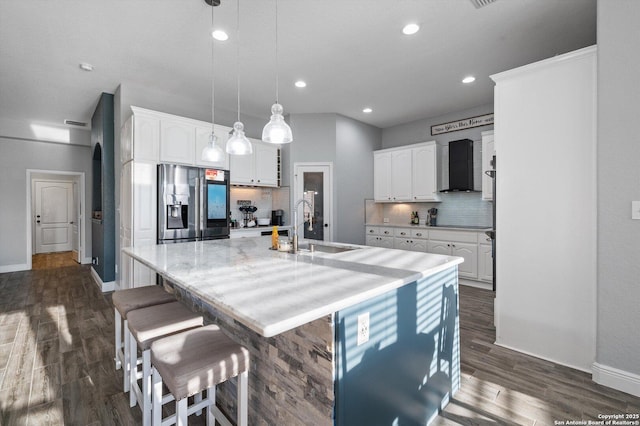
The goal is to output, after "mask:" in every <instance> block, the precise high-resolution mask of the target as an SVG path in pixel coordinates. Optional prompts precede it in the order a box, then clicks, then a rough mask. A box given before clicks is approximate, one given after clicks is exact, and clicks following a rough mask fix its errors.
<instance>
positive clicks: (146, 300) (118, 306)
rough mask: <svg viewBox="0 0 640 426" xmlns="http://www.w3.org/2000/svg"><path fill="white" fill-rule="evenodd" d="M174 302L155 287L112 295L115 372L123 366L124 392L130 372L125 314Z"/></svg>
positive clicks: (128, 381)
mask: <svg viewBox="0 0 640 426" xmlns="http://www.w3.org/2000/svg"><path fill="white" fill-rule="evenodd" d="M175 300H176V298H175V297H174V296H173V295H172V294H169V293H167V292H166V291H164V289H163V288H162V287H160V286H157V285H153V286H146V287H137V288H130V289H126V290H118V291H116V292H115V293H113V296H112V298H111V301H112V302H113V307H114V317H115V318H114V324H115V334H116V336H115V352H116V357H115V363H116V370H118V369H120V367H122V366H123V365H124V369H123V372H124V383H123V388H124V391H125V392H129V383H130V378H129V371H130V370H131V366H130V362H129V352H130V351H129V338H128V337H127V336H128V333H129V328H128V326H127V314H128V313H129V311H132V310H134V309H140V308H145V307H147V306H153V305H160V304H163V303H169V302H175ZM123 319H124V338H123ZM123 346H124V350H123ZM136 362H137V361H136Z"/></svg>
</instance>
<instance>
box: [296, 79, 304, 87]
mask: <svg viewBox="0 0 640 426" xmlns="http://www.w3.org/2000/svg"><path fill="white" fill-rule="evenodd" d="M294 84H295V85H296V87H300V88H302V87H307V83H305V82H304V81H302V80H298V81H296V82H295V83H294Z"/></svg>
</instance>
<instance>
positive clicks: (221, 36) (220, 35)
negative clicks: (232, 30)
mask: <svg viewBox="0 0 640 426" xmlns="http://www.w3.org/2000/svg"><path fill="white" fill-rule="evenodd" d="M211 37H213V38H215V39H216V40H218V41H227V40H229V35H228V34H227V33H225V32H224V31H222V30H215V31H213V32H212V33H211Z"/></svg>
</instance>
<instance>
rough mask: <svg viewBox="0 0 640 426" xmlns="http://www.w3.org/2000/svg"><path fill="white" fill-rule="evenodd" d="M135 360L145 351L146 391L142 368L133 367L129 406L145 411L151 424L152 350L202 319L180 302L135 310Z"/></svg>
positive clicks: (131, 328)
mask: <svg viewBox="0 0 640 426" xmlns="http://www.w3.org/2000/svg"><path fill="white" fill-rule="evenodd" d="M127 322H128V327H129V338H130V341H129V348H130V351H131V353H130V356H129V358H130V359H131V360H133V359H137V358H138V355H137V349H138V348H140V350H141V351H142V372H141V378H142V387H139V386H138V378H139V374H138V367H137V365H135V364H134V363H133V362H132V363H131V373H130V376H129V377H130V382H131V384H130V388H131V390H130V393H129V403H130V406H131V407H134V406H135V405H136V403H138V404H139V405H140V409H141V410H142V424H143V425H144V426H147V425H150V424H151V408H152V406H151V357H150V351H149V348H150V346H151V343H152V342H154V341H155V340H157V339H159V338H161V337H165V336H167V335H171V334H174V333H177V332H180V331H185V330H188V329H191V328H194V327H201V326H202V325H203V323H204V320H203V318H202V315H200V314H197V313H195V312H192V311H190V310H189V309H187V308H186V307H185V306H184V305H183V304H182V303H180V302H171V303H163V304H161V305H155V306H149V307H147V308H142V309H135V310H133V311H130V312H129V313H128V315H127Z"/></svg>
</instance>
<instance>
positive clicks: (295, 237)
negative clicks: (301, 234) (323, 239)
mask: <svg viewBox="0 0 640 426" xmlns="http://www.w3.org/2000/svg"><path fill="white" fill-rule="evenodd" d="M302 203H307V205H308V206H309V210H313V206H312V205H311V203H310V202H309V201H307V200H305V199H304V198H301V199H299V200H298V201H297V202H296V204H295V206H294V207H293V249H292V251H291V252H292V253H297V252H298V207H300V204H302ZM307 229H308V230H309V231H313V211H312V212H311V214H310V215H309V228H307Z"/></svg>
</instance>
